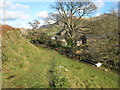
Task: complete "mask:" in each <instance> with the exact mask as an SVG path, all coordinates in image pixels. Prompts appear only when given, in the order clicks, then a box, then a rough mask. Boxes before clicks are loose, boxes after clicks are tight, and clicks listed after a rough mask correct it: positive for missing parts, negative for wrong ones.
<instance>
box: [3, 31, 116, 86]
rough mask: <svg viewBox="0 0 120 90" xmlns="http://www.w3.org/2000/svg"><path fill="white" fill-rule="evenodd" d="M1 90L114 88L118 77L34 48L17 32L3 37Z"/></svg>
mask: <svg viewBox="0 0 120 90" xmlns="http://www.w3.org/2000/svg"><path fill="white" fill-rule="evenodd" d="M2 40H3V41H2V42H3V52H2V55H3V65H2V66H3V74H2V76H3V88H49V87H57V88H60V87H66V88H117V87H118V75H117V74H115V73H113V72H111V71H107V72H105V71H102V70H101V69H97V68H95V67H91V66H88V65H85V64H83V63H79V62H78V61H75V60H71V59H69V58H66V57H64V56H62V55H60V54H59V53H58V52H56V51H54V50H51V49H45V48H41V47H40V48H37V47H35V46H34V45H32V44H31V43H29V41H28V40H26V39H25V38H23V37H22V36H21V35H20V32H19V30H13V31H8V32H7V33H6V34H3V39H2Z"/></svg>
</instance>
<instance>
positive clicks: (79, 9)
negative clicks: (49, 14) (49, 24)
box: [52, 0, 96, 47]
mask: <svg viewBox="0 0 120 90" xmlns="http://www.w3.org/2000/svg"><path fill="white" fill-rule="evenodd" d="M52 8H53V9H55V10H56V11H57V12H58V15H59V19H58V18H54V19H57V20H60V22H62V23H63V29H64V30H65V31H66V33H67V35H68V37H69V39H71V41H72V45H71V47H74V44H75V40H74V39H75V37H76V36H75V35H76V34H75V33H76V32H77V31H78V30H79V29H80V20H81V19H82V17H83V16H85V15H88V14H90V13H91V12H93V11H94V10H96V6H95V5H94V3H92V2H90V1H88V0H86V1H85V2H77V1H76V0H65V1H63V2H62V1H57V2H56V3H55V5H53V6H52Z"/></svg>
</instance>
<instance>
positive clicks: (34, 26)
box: [28, 20, 40, 30]
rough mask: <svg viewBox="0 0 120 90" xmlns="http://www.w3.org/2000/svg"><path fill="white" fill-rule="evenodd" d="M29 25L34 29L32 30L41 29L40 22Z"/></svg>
mask: <svg viewBox="0 0 120 90" xmlns="http://www.w3.org/2000/svg"><path fill="white" fill-rule="evenodd" d="M28 24H29V25H30V26H31V27H32V30H35V29H38V28H39V27H40V22H39V21H38V20H34V21H33V22H28Z"/></svg>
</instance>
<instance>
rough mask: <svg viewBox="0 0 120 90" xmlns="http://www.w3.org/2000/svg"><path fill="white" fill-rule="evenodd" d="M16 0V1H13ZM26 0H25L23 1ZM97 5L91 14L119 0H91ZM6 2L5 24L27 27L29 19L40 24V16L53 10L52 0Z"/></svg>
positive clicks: (46, 14) (8, 0)
mask: <svg viewBox="0 0 120 90" xmlns="http://www.w3.org/2000/svg"><path fill="white" fill-rule="evenodd" d="M15 1H17V2H15ZM25 1H26V2H25ZM91 1H93V2H94V4H95V5H96V6H97V8H98V9H97V12H96V13H94V15H93V16H99V15H101V14H103V13H107V12H109V9H111V8H114V7H115V6H117V1H119V0H116V1H115V0H113V1H112V0H109V1H111V2H108V0H91ZM5 2H6V10H5V13H6V14H5V17H6V24H8V25H10V26H13V27H19V28H21V27H24V28H29V25H28V24H27V23H28V22H29V21H33V20H36V19H37V20H39V21H40V22H41V25H44V24H45V22H44V21H43V20H42V19H41V18H43V19H44V18H46V17H48V15H49V13H53V12H55V11H54V10H53V9H51V8H50V5H51V4H54V0H34V1H33V0H31V2H30V0H29V2H28V0H23V1H22V0H5ZM0 15H1V16H0V24H3V21H2V19H3V15H4V14H3V0H1V1H0Z"/></svg>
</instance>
